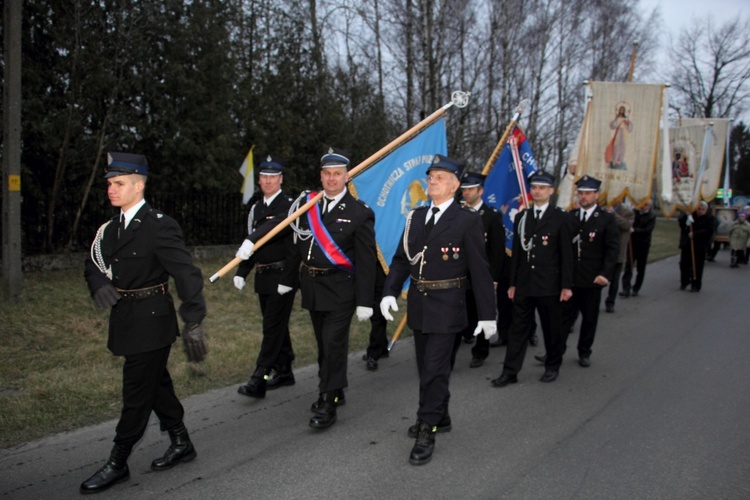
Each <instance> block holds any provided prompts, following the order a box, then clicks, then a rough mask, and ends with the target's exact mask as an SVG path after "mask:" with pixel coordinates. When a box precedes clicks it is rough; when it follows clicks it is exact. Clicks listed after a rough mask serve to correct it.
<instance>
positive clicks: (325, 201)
mask: <svg viewBox="0 0 750 500" xmlns="http://www.w3.org/2000/svg"><path fill="white" fill-rule="evenodd" d="M332 201H333V198H328V197H325V196H324V197H323V210H322V212H323V214H327V213H328V207H329V206H330V205H331V202H332Z"/></svg>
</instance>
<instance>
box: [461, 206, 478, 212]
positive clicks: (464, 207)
mask: <svg viewBox="0 0 750 500" xmlns="http://www.w3.org/2000/svg"><path fill="white" fill-rule="evenodd" d="M461 208H463V209H464V210H467V211H469V212H475V213H478V212H477V210H476V209H475V208H474V207H470V206H469V205H461Z"/></svg>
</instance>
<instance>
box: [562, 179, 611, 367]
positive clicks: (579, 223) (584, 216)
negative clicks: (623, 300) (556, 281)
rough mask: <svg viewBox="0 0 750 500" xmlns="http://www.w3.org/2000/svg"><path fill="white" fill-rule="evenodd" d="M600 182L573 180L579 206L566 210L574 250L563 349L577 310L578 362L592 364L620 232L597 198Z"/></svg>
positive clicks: (565, 310)
mask: <svg viewBox="0 0 750 500" xmlns="http://www.w3.org/2000/svg"><path fill="white" fill-rule="evenodd" d="M600 185H601V181H599V180H598V179H595V178H593V177H589V176H588V175H584V176H583V177H581V178H580V179H579V180H578V182H577V183H576V186H577V192H576V194H577V196H578V203H579V205H580V208H578V210H574V211H572V212H569V214H568V215H569V220H570V226H571V234H572V235H573V238H572V247H571V248H572V252H573V262H574V265H573V297H572V298H571V299H570V300H569V301H568V303H567V304H565V305H564V306H563V323H562V335H563V352H564V351H565V347H566V342H567V340H568V334H569V332H570V330H571V329H572V328H573V323H575V320H576V317H577V316H578V313H580V314H581V329H580V333H579V335H578V364H579V365H580V366H582V367H584V368H586V367H589V366H591V346H592V345H593V344H594V336H595V335H596V325H597V323H598V321H599V306H600V303H601V297H602V289H603V288H604V287H605V286H607V285H609V282H610V281H611V280H612V279H613V275H614V272H615V267H616V265H617V259H618V256H619V251H620V233H619V230H618V229H617V222H616V221H615V216H614V215H613V214H612V213H610V212H608V211H606V210H603V209H602V208H601V207H600V206H599V205H598V204H597V203H596V200H597V198H598V197H599V186H600Z"/></svg>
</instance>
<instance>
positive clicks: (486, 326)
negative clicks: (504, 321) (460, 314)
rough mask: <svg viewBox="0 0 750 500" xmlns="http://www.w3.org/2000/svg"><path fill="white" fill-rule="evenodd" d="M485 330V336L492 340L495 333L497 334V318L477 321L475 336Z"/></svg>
mask: <svg viewBox="0 0 750 500" xmlns="http://www.w3.org/2000/svg"><path fill="white" fill-rule="evenodd" d="M482 332H484V338H485V339H487V340H490V339H491V338H492V337H493V335H496V334H497V323H495V320H494V319H493V320H491V321H490V320H484V321H479V322H477V327H476V329H475V330H474V336H475V337H476V336H477V335H479V334H480V333H482Z"/></svg>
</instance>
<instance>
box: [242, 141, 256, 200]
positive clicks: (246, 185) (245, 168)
mask: <svg viewBox="0 0 750 500" xmlns="http://www.w3.org/2000/svg"><path fill="white" fill-rule="evenodd" d="M254 148H255V145H253V146H252V147H251V148H250V151H248V152H247V156H245V161H243V162H242V166H241V167H240V175H242V177H243V181H242V189H240V193H242V204H243V205H247V202H248V201H250V197H251V196H252V195H253V193H254V192H255V181H254V178H255V176H254V175H253V149H254Z"/></svg>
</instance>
